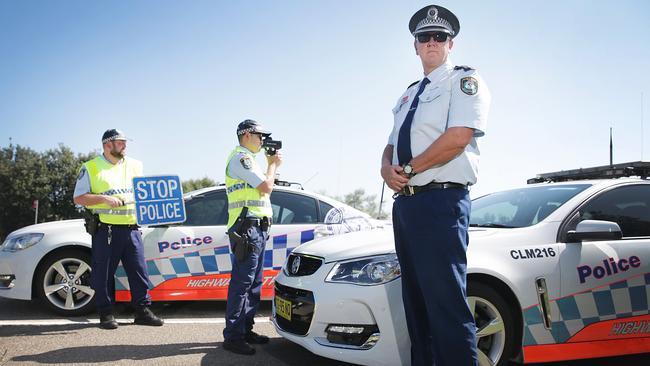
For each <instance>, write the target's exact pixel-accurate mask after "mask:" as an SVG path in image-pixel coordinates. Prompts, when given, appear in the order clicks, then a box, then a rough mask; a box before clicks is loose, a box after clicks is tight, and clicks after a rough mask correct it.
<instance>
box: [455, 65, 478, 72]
mask: <svg viewBox="0 0 650 366" xmlns="http://www.w3.org/2000/svg"><path fill="white" fill-rule="evenodd" d="M454 70H463V71H471V70H474V69H473V68H471V67H469V66H465V65H461V66H454Z"/></svg>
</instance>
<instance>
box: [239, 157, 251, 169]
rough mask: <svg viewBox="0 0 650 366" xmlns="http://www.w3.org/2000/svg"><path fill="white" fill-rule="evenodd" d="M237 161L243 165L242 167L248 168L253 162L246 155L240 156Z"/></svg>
mask: <svg viewBox="0 0 650 366" xmlns="http://www.w3.org/2000/svg"><path fill="white" fill-rule="evenodd" d="M239 162H240V163H241V166H243V167H244V169H250V168H251V167H252V166H253V162H252V161H251V158H249V157H248V156H242V157H241V159H239Z"/></svg>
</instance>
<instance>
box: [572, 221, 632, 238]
mask: <svg viewBox="0 0 650 366" xmlns="http://www.w3.org/2000/svg"><path fill="white" fill-rule="evenodd" d="M622 237H623V232H622V231H621V228H620V226H618V224H617V223H615V222H612V221H601V220H584V221H580V222H579V223H578V225H577V226H576V229H575V230H570V231H569V232H568V233H567V242H570V243H572V242H581V241H584V240H588V241H594V240H618V239H620V238H622Z"/></svg>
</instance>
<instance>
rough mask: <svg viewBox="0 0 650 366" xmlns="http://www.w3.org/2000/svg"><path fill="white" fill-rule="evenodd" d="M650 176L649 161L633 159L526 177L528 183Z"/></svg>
mask: <svg viewBox="0 0 650 366" xmlns="http://www.w3.org/2000/svg"><path fill="white" fill-rule="evenodd" d="M649 176H650V162H647V161H633V162H630V163H620V164H613V165H603V166H597V167H592V168H580V169H573V170H563V171H559V172H552V173H542V174H537V176H536V177H535V178H531V179H528V180H527V181H526V182H527V183H528V184H534V183H543V182H566V181H571V180H585V179H612V178H622V177H640V178H641V179H647V178H648V177H649Z"/></svg>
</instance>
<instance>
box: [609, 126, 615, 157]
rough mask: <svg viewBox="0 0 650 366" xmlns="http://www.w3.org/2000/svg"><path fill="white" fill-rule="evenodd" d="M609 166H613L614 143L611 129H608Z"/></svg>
mask: <svg viewBox="0 0 650 366" xmlns="http://www.w3.org/2000/svg"><path fill="white" fill-rule="evenodd" d="M609 165H610V166H612V165H614V142H613V141H612V128H611V127H610V128H609Z"/></svg>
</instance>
